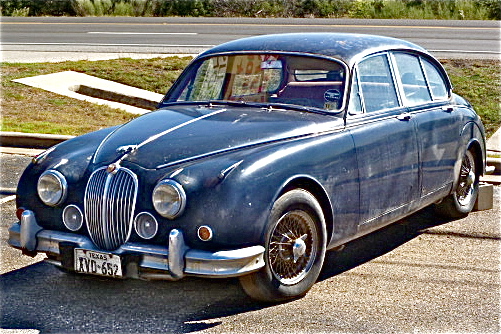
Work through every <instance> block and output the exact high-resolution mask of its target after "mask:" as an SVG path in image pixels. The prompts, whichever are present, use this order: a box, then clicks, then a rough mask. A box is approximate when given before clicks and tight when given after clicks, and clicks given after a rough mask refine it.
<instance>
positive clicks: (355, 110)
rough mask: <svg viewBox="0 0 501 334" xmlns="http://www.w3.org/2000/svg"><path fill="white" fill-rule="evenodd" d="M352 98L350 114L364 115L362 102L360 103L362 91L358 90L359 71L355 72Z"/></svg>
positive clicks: (349, 108)
mask: <svg viewBox="0 0 501 334" xmlns="http://www.w3.org/2000/svg"><path fill="white" fill-rule="evenodd" d="M350 91H351V96H350V102H349V105H348V113H349V114H350V115H355V114H360V113H362V102H361V101H360V91H359V89H358V75H357V71H356V70H355V71H354V72H353V81H352V83H351V90H350Z"/></svg>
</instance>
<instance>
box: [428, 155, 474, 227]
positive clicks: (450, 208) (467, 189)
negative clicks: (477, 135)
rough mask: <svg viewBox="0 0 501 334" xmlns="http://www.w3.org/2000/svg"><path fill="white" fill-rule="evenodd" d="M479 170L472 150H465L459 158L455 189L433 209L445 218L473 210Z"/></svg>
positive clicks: (461, 215) (456, 216)
mask: <svg viewBox="0 0 501 334" xmlns="http://www.w3.org/2000/svg"><path fill="white" fill-rule="evenodd" d="M478 172H479V171H478V170H477V162H476V160H475V155H474V153H473V151H472V150H467V151H466V152H465V154H464V156H463V160H461V167H460V170H459V175H458V176H457V181H456V182H457V184H456V189H455V190H454V192H453V193H452V194H450V195H449V196H447V197H445V198H444V199H443V200H442V201H441V202H440V203H437V204H436V205H435V211H436V212H437V213H438V214H440V215H442V216H444V217H447V218H462V217H466V216H467V215H468V213H469V212H470V211H471V210H473V208H474V206H475V202H476V200H477V196H478V188H479V173H478Z"/></svg>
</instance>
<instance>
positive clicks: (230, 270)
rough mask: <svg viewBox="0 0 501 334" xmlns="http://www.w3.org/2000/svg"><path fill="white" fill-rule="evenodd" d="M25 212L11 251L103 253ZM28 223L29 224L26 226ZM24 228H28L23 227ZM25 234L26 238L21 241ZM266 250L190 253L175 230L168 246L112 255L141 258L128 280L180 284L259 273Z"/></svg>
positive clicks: (130, 247)
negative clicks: (65, 247)
mask: <svg viewBox="0 0 501 334" xmlns="http://www.w3.org/2000/svg"><path fill="white" fill-rule="evenodd" d="M25 212H27V214H26V216H29V218H25V219H23V221H21V224H20V223H19V222H16V223H14V224H12V226H11V227H10V229H9V240H8V243H9V245H11V246H12V247H14V248H18V249H27V250H30V251H36V252H40V253H50V254H52V255H56V256H57V255H60V249H59V243H61V242H68V243H72V244H75V245H76V247H78V248H83V249H88V250H96V251H101V252H102V250H100V249H98V248H97V247H96V246H95V245H94V243H93V242H92V240H91V239H90V238H88V237H86V236H83V235H78V234H75V233H69V232H60V231H53V230H44V229H42V228H41V227H40V226H39V225H38V224H37V223H36V219H35V215H34V214H33V212H31V211H25ZM25 222H28V223H26V224H25ZM23 224H25V226H27V227H23V226H22V225H23ZM23 234H24V235H25V236H24V237H21V236H22V235H23ZM21 239H22V240H23V241H21ZM26 246H28V247H29V248H27V247H26ZM264 250H265V249H264V247H263V246H251V247H245V248H239V249H232V250H224V251H217V252H208V251H203V250H197V249H191V248H188V247H187V246H186V244H185V242H184V236H183V233H182V231H180V230H176V229H175V230H172V231H171V233H170V235H169V245H168V246H161V245H150V244H144V243H136V242H127V243H126V244H124V245H122V246H121V247H119V248H118V249H116V250H114V251H109V253H113V254H117V255H122V254H133V255H140V260H139V262H138V263H137V267H138V270H139V272H138V273H136V272H130V273H128V274H127V276H128V277H132V278H144V279H165V280H178V279H181V278H183V277H184V276H187V275H189V276H203V277H236V276H242V275H245V274H248V273H251V272H254V271H257V270H259V269H261V268H262V267H263V266H264V258H263V254H264ZM49 262H50V263H52V264H54V265H59V266H60V265H61V263H59V262H58V261H53V260H50V261H49Z"/></svg>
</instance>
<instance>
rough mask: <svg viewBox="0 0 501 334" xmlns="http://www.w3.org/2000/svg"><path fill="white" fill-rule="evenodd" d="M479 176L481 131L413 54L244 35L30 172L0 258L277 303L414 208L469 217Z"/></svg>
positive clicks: (327, 40) (468, 109)
mask: <svg viewBox="0 0 501 334" xmlns="http://www.w3.org/2000/svg"><path fill="white" fill-rule="evenodd" d="M484 162H485V135H484V129H483V125H482V123H481V121H480V119H479V117H478V116H477V114H476V113H475V111H474V110H473V108H472V106H471V105H470V104H469V103H468V102H467V101H466V100H465V99H463V98H461V97H459V96H458V95H456V94H454V93H453V92H452V87H451V83H450V82H449V79H448V77H447V74H446V72H445V71H444V69H443V67H442V66H441V65H440V63H439V62H438V61H437V60H436V59H435V58H433V57H432V56H431V55H430V54H429V53H428V52H426V51H425V50H424V49H423V48H421V47H419V46H416V45H414V44H412V43H409V42H406V41H402V40H398V39H392V38H386V37H380V36H370V35H352V34H328V33H322V34H283V35H268V36H259V37H251V38H245V39H241V40H237V41H233V42H229V43H225V44H222V45H220V46H217V47H215V48H213V49H211V50H208V51H206V52H204V53H202V54H201V55H199V56H198V57H197V58H196V59H195V60H194V61H193V62H192V63H191V64H190V65H189V66H188V67H187V69H186V70H185V71H184V72H183V73H182V75H181V76H180V78H179V79H178V80H177V82H176V83H175V84H174V85H173V87H172V88H171V89H170V90H169V92H168V93H167V94H166V96H165V98H164V99H163V101H162V102H161V103H160V105H159V108H158V110H156V111H154V112H151V113H148V114H145V115H143V116H141V117H138V118H136V119H134V120H132V121H130V122H129V123H127V124H125V125H122V126H119V127H113V128H109V129H104V130H101V131H97V132H94V133H90V134H87V135H84V136H80V137H77V138H75V139H72V140H68V141H66V142H64V143H62V144H59V145H57V146H55V147H52V148H51V149H49V150H47V151H46V152H45V153H43V154H41V155H40V156H38V157H36V158H35V159H34V160H33V163H32V164H30V166H28V168H27V169H26V171H25V172H24V174H23V176H22V177H21V180H20V182H19V186H18V195H17V206H18V208H19V209H18V217H19V222H16V223H14V224H13V225H12V227H11V228H10V231H9V232H10V234H9V243H10V245H12V246H13V247H16V248H19V249H21V250H23V252H24V253H26V254H28V255H33V254H36V253H40V252H41V253H45V254H46V255H47V259H46V261H48V262H50V263H53V264H55V265H56V266H58V267H61V268H62V269H63V270H66V271H76V272H78V273H83V274H95V275H104V276H110V277H117V278H121V277H133V278H144V279H167V280H177V279H181V278H182V277H184V276H188V275H190V276H203V277H236V276H238V277H240V281H241V284H242V286H243V288H244V290H245V291H246V292H247V293H248V294H249V295H250V296H251V297H252V298H255V299H258V300H264V301H280V300H285V299H289V298H295V297H298V296H301V295H304V294H305V293H306V292H307V291H308V290H309V289H310V288H311V286H312V285H313V284H314V283H315V281H316V279H317V277H318V275H319V273H320V270H321V268H322V265H323V260H324V255H325V252H326V250H329V249H333V248H336V247H340V246H342V245H343V244H345V243H347V242H349V241H351V240H353V239H355V238H358V237H360V236H363V235H365V234H368V233H370V232H372V231H374V230H376V229H379V228H381V227H383V226H385V225H388V224H391V223H393V222H395V221H397V220H399V219H401V218H402V217H405V216H407V215H409V214H411V213H413V212H415V211H417V210H420V209H422V208H424V207H426V206H429V205H434V206H435V207H436V209H437V212H438V213H440V214H442V215H446V216H449V217H461V216H464V215H467V214H468V212H470V211H471V210H472V208H473V205H474V203H475V200H476V197H477V193H478V184H479V177H480V176H481V175H482V174H483V172H484V168H485V163H484Z"/></svg>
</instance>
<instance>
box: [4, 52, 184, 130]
mask: <svg viewBox="0 0 501 334" xmlns="http://www.w3.org/2000/svg"><path fill="white" fill-rule="evenodd" d="M190 60H191V57H186V58H177V57H172V58H163V59H162V58H156V59H141V60H134V59H117V60H111V61H110V60H106V61H68V62H62V63H35V64H9V63H2V78H1V80H2V98H1V104H2V131H16V132H31V133H50V134H67V135H81V134H84V133H87V132H91V131H95V130H99V129H102V128H106V127H110V126H113V125H117V124H123V123H125V122H127V121H129V120H130V119H132V118H133V117H136V116H135V115H132V114H130V113H127V112H125V111H121V110H117V109H112V108H110V107H107V106H100V105H96V104H93V103H89V102H85V101H80V100H75V99H72V98H69V97H65V96H61V95H58V94H54V93H51V92H47V91H44V90H42V89H39V88H34V87H29V86H25V85H23V84H20V83H16V82H12V80H14V79H19V78H24V77H30V76H36V75H42V74H50V73H56V72H61V71H76V72H82V73H85V74H88V75H93V76H96V77H100V78H103V79H107V80H113V81H116V82H120V83H123V84H126V85H130V86H135V87H139V88H142V89H146V90H150V91H153V92H157V93H160V94H163V93H165V92H166V91H167V89H168V88H169V87H170V86H171V85H172V83H173V82H174V80H175V79H176V78H177V76H178V75H179V73H181V70H182V69H183V68H184V67H186V65H187V64H188V62H189V61H190Z"/></svg>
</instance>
